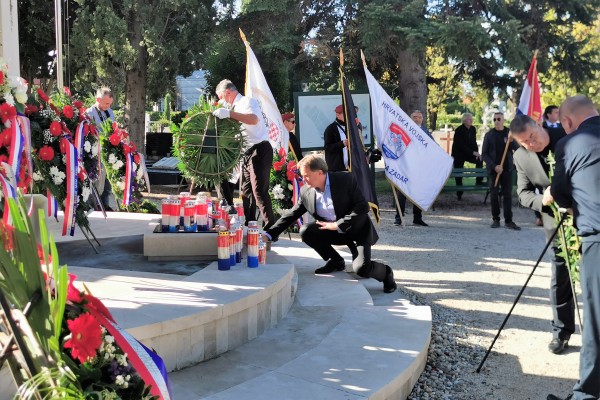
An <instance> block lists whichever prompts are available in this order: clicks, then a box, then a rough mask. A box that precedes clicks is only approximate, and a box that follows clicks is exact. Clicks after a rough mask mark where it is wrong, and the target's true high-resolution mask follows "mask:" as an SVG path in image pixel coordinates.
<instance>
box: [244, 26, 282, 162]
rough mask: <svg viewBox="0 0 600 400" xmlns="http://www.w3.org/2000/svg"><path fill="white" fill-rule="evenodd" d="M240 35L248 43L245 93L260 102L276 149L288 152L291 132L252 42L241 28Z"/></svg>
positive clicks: (272, 143)
mask: <svg viewBox="0 0 600 400" xmlns="http://www.w3.org/2000/svg"><path fill="white" fill-rule="evenodd" d="M240 36H241V37H242V40H243V41H244V44H245V45H246V87H245V92H244V95H245V96H248V97H252V98H253V99H256V101H258V103H259V104H260V108H261V109H262V112H263V114H264V116H265V119H266V122H267V125H268V129H269V139H270V141H271V145H272V146H273V148H274V149H275V151H277V152H278V151H279V149H283V151H284V152H285V154H287V149H288V143H289V140H290V136H289V132H288V130H287V129H286V128H285V125H283V120H282V119H281V113H280V112H279V109H278V108H277V103H275V98H274V97H273V94H272V93H271V89H269V85H268V84H267V80H266V79H265V76H264V74H263V72H262V69H261V68H260V64H259V63H258V60H257V59H256V56H255V55H254V52H253V51H252V48H250V43H248V41H246V36H244V33H243V32H242V30H241V29H240Z"/></svg>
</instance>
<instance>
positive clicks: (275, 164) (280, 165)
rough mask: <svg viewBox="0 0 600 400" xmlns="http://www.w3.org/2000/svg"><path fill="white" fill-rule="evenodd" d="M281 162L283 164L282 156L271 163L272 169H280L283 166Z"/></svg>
mask: <svg viewBox="0 0 600 400" xmlns="http://www.w3.org/2000/svg"><path fill="white" fill-rule="evenodd" d="M283 164H285V158H282V159H281V160H279V161H276V162H275V163H273V169H274V170H275V171H281V168H283Z"/></svg>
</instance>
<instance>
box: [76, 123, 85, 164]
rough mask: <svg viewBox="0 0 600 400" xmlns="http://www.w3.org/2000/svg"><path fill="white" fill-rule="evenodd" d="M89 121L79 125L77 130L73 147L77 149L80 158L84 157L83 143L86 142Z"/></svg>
mask: <svg viewBox="0 0 600 400" xmlns="http://www.w3.org/2000/svg"><path fill="white" fill-rule="evenodd" d="M87 123H88V122H87V121H81V122H80V123H79V125H77V129H76V130H75V142H74V143H73V145H74V146H75V149H76V150H77V154H78V155H79V157H80V158H81V157H83V143H84V141H85V131H84V130H85V125H86V124H87Z"/></svg>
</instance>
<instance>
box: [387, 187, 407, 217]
mask: <svg viewBox="0 0 600 400" xmlns="http://www.w3.org/2000/svg"><path fill="white" fill-rule="evenodd" d="M388 183H389V184H390V186H391V187H392V194H393V195H394V201H395V202H396V210H398V215H400V225H402V226H405V225H404V213H403V212H402V208H400V201H398V193H396V188H395V187H394V185H392V182H390V181H388Z"/></svg>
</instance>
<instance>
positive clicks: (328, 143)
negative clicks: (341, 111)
mask: <svg viewBox="0 0 600 400" xmlns="http://www.w3.org/2000/svg"><path fill="white" fill-rule="evenodd" d="M339 125H341V126H342V127H343V128H344V129H346V128H345V125H344V123H343V122H342V121H340V120H338V119H336V121H335V122H332V123H331V124H329V125H328V126H327V128H325V132H324V133H323V139H324V141H325V146H324V147H325V162H326V163H327V167H328V168H329V171H346V165H344V147H346V146H344V142H342V138H341V137H340V131H339V130H338V126H339Z"/></svg>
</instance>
